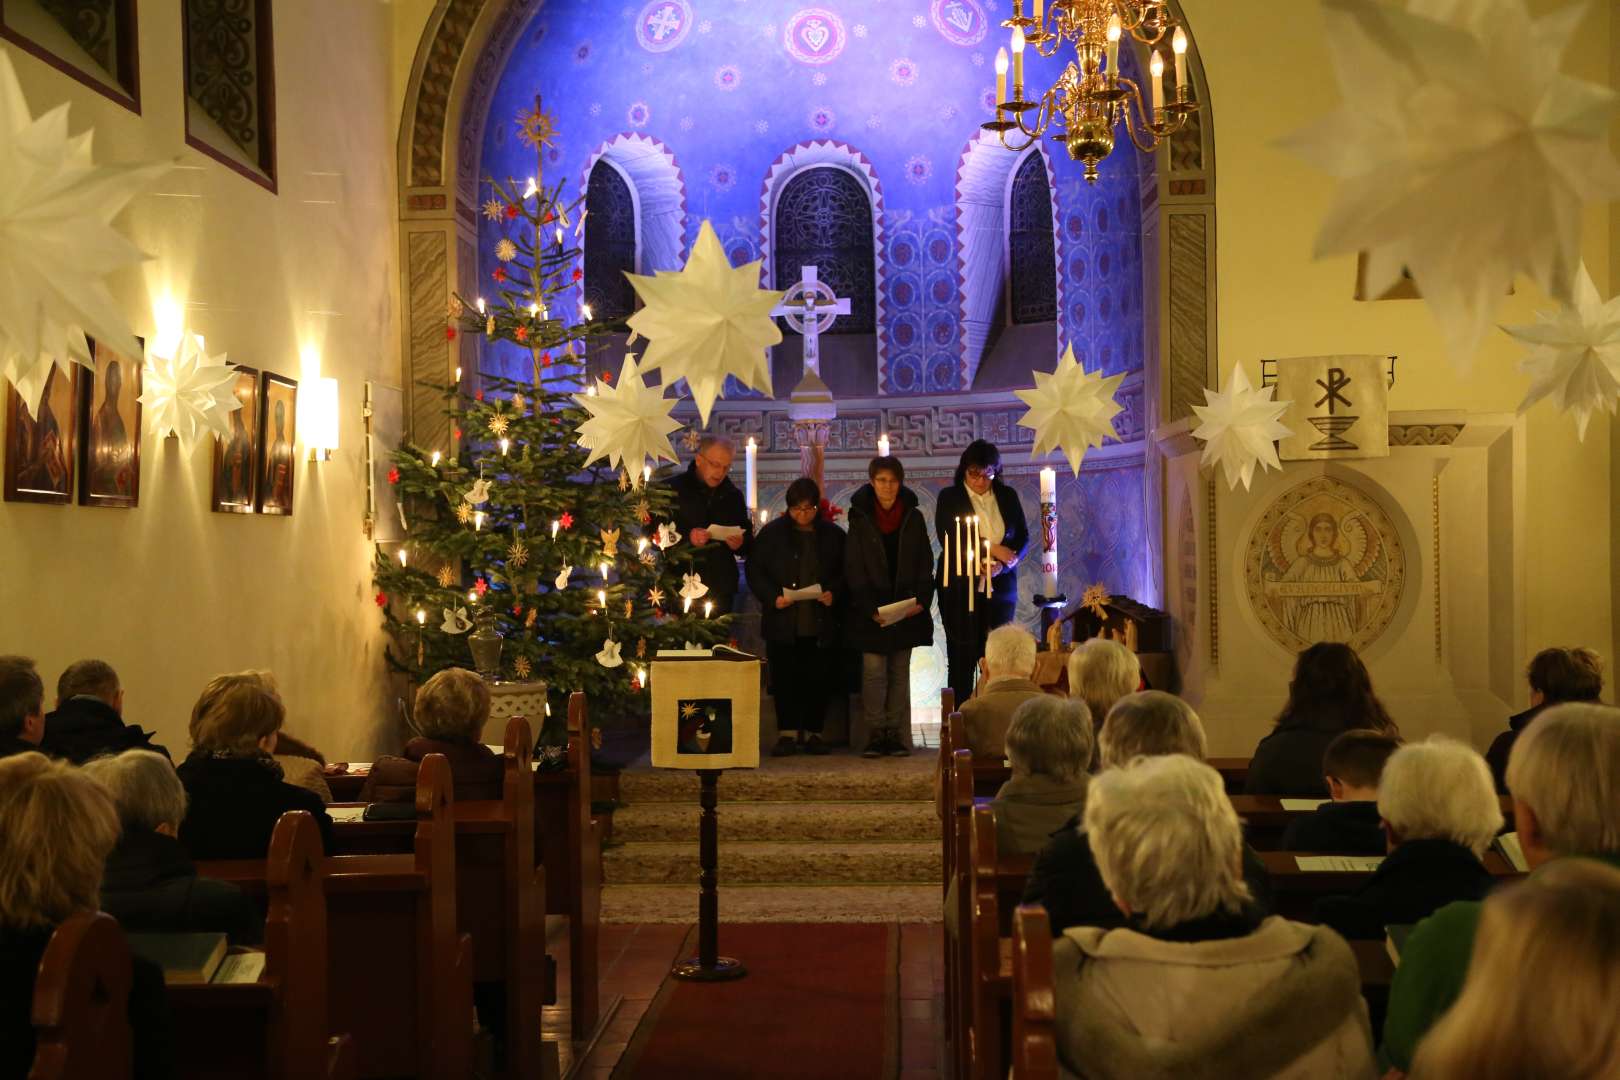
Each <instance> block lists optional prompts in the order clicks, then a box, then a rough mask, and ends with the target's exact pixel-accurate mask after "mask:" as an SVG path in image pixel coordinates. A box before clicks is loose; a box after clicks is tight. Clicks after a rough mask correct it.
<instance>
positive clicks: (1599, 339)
mask: <svg viewBox="0 0 1620 1080" xmlns="http://www.w3.org/2000/svg"><path fill="white" fill-rule="evenodd" d="M1536 319H1537V320H1538V321H1537V322H1536V323H1535V324H1534V325H1531V326H1504V327H1503V328H1502V329H1504V330H1506V331H1507V332H1508V333H1509V334H1512V335H1513V336H1514V337H1516V338H1518V339H1519V340H1520V341H1522V342H1524V343H1525V344H1526V345H1528V346H1530V352H1529V354H1528V355H1526V356H1525V358H1524V359H1522V360H1520V361H1519V370H1520V371H1522V372H1524V373H1525V374H1526V375H1529V376H1530V377H1531V379H1532V380H1533V381H1532V382H1531V384H1530V392H1529V393H1527V394H1525V396H1524V400H1523V401H1521V402H1520V403H1519V411H1520V412H1524V411H1525V410H1526V409H1528V408H1529V407H1530V406H1532V405H1534V404H1535V403H1536V402H1538V401H1540V400H1541V399H1542V398H1544V397H1551V398H1552V400H1553V404H1554V405H1556V406H1558V408H1559V410H1560V411H1562V412H1567V413H1569V414H1570V415H1572V416H1574V417H1575V432H1576V435H1577V437H1578V438H1580V440H1581V441H1582V442H1585V441H1586V425H1587V424H1588V423H1590V422H1591V420H1592V414H1593V413H1595V412H1599V411H1601V412H1607V413H1613V412H1614V411H1615V409H1616V407H1617V405H1620V296H1615V297H1613V298H1612V299H1611V300H1609V302H1608V303H1604V302H1603V300H1602V298H1601V297H1599V296H1598V291H1597V286H1596V285H1593V284H1592V275H1591V274H1589V273H1587V271H1586V264H1585V263H1582V264H1581V268H1580V270H1579V271H1578V272H1577V273H1576V275H1575V301H1574V303H1573V304H1564V305H1562V306H1560V307H1559V308H1558V310H1557V311H1538V312H1536Z"/></svg>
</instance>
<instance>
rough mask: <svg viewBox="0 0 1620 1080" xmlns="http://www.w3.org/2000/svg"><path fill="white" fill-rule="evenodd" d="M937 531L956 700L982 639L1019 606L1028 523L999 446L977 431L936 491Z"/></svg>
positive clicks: (967, 688)
mask: <svg viewBox="0 0 1620 1080" xmlns="http://www.w3.org/2000/svg"><path fill="white" fill-rule="evenodd" d="M934 533H935V535H936V536H937V537H938V538H939V543H940V566H939V582H940V591H939V618H940V622H941V623H943V624H944V626H945V659H946V663H947V665H948V671H947V677H948V679H949V681H950V684H951V689H952V690H954V691H955V693H956V700H957V701H958V702H963V701H966V700H967V699H968V698H969V697H971V696H972V694H973V673H974V672H975V671H976V670H977V668H978V666H979V659H980V657H982V656H984V639H985V637H986V636H988V635H989V633H990V631H992V630H994V629H995V628H996V627H998V626H1002V625H1004V624H1006V623H1010V622H1012V620H1013V615H1014V613H1015V612H1016V611H1017V610H1018V562H1019V560H1020V559H1022V558H1023V557H1024V550H1025V549H1026V548H1027V547H1028V546H1029V525H1028V523H1027V522H1026V520H1025V518H1024V507H1023V504H1022V503H1020V502H1019V501H1018V493H1017V492H1016V491H1014V490H1013V489H1012V488H1010V487H1008V486H1007V485H1006V484H1004V483H1002V482H1001V451H999V450H997V449H996V445H995V444H994V443H992V442H987V441H986V440H984V439H975V440H974V441H973V442H971V443H969V444H968V446H967V449H966V450H963V451H962V458H961V460H960V461H959V462H957V466H956V478H955V479H954V480H953V481H952V483H951V486H950V487H948V488H946V489H945V490H943V491H941V492H940V493H939V502H938V504H937V505H936V506H935V509H934Z"/></svg>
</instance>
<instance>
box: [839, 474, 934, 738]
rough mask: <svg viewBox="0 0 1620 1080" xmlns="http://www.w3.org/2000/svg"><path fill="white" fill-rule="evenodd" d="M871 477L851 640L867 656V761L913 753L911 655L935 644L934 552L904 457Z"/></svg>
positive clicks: (848, 566) (856, 541) (857, 504)
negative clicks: (931, 611) (930, 611)
mask: <svg viewBox="0 0 1620 1080" xmlns="http://www.w3.org/2000/svg"><path fill="white" fill-rule="evenodd" d="M866 475H867V477H868V478H869V479H870V481H871V482H870V483H868V484H866V485H865V486H864V487H862V488H861V489H860V490H859V491H857V492H856V493H855V494H854V495H853V496H852V497H851V498H850V500H849V553H848V557H847V558H846V560H845V563H844V576H845V578H846V579H847V580H848V582H849V586H848V587H849V618H848V627H847V630H846V632H845V635H844V640H845V642H846V643H847V644H848V645H849V647H850V648H852V649H859V650H860V652H861V707H862V713H863V715H864V718H865V720H866V732H867V744H866V749H865V750H863V751H862V752H861V755H862V756H863V757H873V758H875V757H882V756H884V755H890V756H895V757H900V756H904V755H906V754H909V753H911V650H912V649H915V648H919V647H921V646H926V645H932V644H933V643H934V621H933V619H932V618H930V617H929V614H928V608H929V605H930V604H931V603H932V601H933V599H934V577H933V562H934V552H933V549H932V548H931V547H930V545H929V543H928V523H927V521H926V519H924V517H923V515H922V511H921V510H919V509H917V496H916V494H915V493H913V492H912V490H911V489H910V488H908V487H906V485H905V479H906V470H905V466H903V465H901V464H900V459H899V458H893V457H877V458H873V459H872V462H871V464H870V465H868V466H867V467H866ZM902 605H904V606H902Z"/></svg>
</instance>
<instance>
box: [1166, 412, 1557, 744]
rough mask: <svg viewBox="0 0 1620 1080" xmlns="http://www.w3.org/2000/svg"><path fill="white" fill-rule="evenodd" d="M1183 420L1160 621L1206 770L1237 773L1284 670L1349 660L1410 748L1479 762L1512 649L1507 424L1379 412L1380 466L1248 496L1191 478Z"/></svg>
mask: <svg viewBox="0 0 1620 1080" xmlns="http://www.w3.org/2000/svg"><path fill="white" fill-rule="evenodd" d="M1192 427H1193V422H1192V421H1191V420H1180V421H1177V422H1175V423H1172V424H1168V425H1165V426H1163V427H1161V428H1159V429H1158V430H1156V431H1155V432H1154V435H1153V441H1154V444H1155V447H1156V449H1157V451H1158V452H1159V453H1160V454H1162V455H1163V457H1164V460H1165V511H1166V522H1165V550H1166V558H1165V562H1166V566H1165V573H1166V576H1165V607H1166V608H1167V610H1169V611H1170V613H1171V615H1172V616H1173V618H1174V620H1175V624H1176V660H1177V667H1178V669H1179V670H1180V673H1181V685H1182V694H1183V696H1184V697H1186V698H1187V700H1188V701H1190V702H1191V703H1192V705H1193V707H1194V708H1196V709H1197V710H1198V713H1199V715H1200V716H1201V717H1202V718H1203V720H1204V724H1205V727H1206V729H1207V731H1208V735H1209V752H1210V754H1212V755H1217V756H1222V755H1247V754H1248V753H1250V752H1251V751H1252V750H1253V749H1254V745H1255V743H1256V742H1258V741H1259V739H1260V738H1261V737H1262V736H1263V735H1264V734H1266V732H1267V731H1269V730H1270V728H1271V725H1272V722H1273V720H1274V719H1275V717H1276V715H1277V713H1278V712H1279V711H1280V710H1281V708H1282V705H1283V703H1284V702H1285V701H1286V699H1287V694H1288V681H1289V676H1290V674H1291V671H1292V668H1293V662H1294V657H1295V655H1296V654H1297V653H1298V652H1299V650H1301V649H1303V648H1304V647H1306V646H1307V645H1309V644H1311V643H1312V642H1314V641H1320V640H1339V641H1347V642H1348V643H1349V644H1351V645H1352V646H1353V647H1354V648H1355V649H1356V650H1357V651H1358V652H1359V653H1360V654H1361V656H1362V658H1363V660H1365V662H1366V664H1367V666H1368V669H1369V671H1370V672H1371V674H1372V680H1373V686H1374V688H1375V689H1376V691H1377V693H1378V695H1379V697H1380V698H1381V699H1382V700H1383V702H1384V704H1385V706H1386V707H1387V708H1388V709H1389V711H1390V714H1391V715H1392V716H1393V717H1394V718H1395V720H1396V722H1397V723H1398V724H1399V725H1400V728H1401V732H1402V734H1403V735H1404V736H1405V737H1406V738H1408V739H1421V738H1423V737H1425V736H1427V735H1429V734H1431V733H1435V732H1440V733H1444V734H1447V735H1451V736H1455V737H1457V738H1459V739H1465V740H1469V741H1471V742H1472V743H1474V744H1475V745H1484V743H1486V742H1488V741H1489V739H1490V737H1491V736H1492V735H1494V734H1495V733H1496V732H1497V731H1499V730H1500V728H1501V725H1502V722H1503V720H1504V718H1505V717H1506V715H1507V714H1508V713H1509V712H1510V711H1511V710H1510V709H1509V707H1508V703H1509V702H1511V701H1513V700H1514V697H1515V689H1516V686H1517V683H1518V681H1519V677H1520V676H1519V667H1520V660H1519V658H1521V657H1523V656H1526V655H1528V652H1529V651H1530V650H1531V649H1533V647H1534V646H1535V645H1537V644H1544V643H1527V642H1526V641H1525V640H1524V636H1525V634H1524V613H1523V611H1522V610H1521V604H1522V597H1523V582H1524V563H1525V559H1526V546H1527V541H1526V535H1525V526H1524V522H1523V520H1522V517H1523V513H1522V506H1523V502H1524V461H1523V458H1524V455H1523V442H1524V431H1523V422H1522V420H1518V419H1516V418H1515V417H1514V416H1513V415H1512V414H1495V413H1490V414H1481V413H1463V412H1393V413H1390V414H1389V453H1388V456H1385V457H1367V458H1355V459H1341V460H1329V461H1285V462H1284V463H1283V467H1282V469H1281V470H1280V471H1278V470H1268V471H1260V472H1257V473H1256V474H1255V476H1254V480H1253V485H1252V487H1251V488H1250V489H1249V490H1244V489H1243V488H1241V487H1239V488H1237V489H1236V490H1230V489H1228V486H1227V484H1226V483H1225V481H1224V480H1223V479H1222V478H1221V476H1220V474H1219V471H1218V470H1217V471H1214V472H1210V471H1205V472H1200V470H1199V452H1200V449H1201V448H1200V445H1199V444H1198V443H1197V442H1196V441H1195V440H1194V439H1193V438H1192V436H1191V434H1190V432H1191V429H1192Z"/></svg>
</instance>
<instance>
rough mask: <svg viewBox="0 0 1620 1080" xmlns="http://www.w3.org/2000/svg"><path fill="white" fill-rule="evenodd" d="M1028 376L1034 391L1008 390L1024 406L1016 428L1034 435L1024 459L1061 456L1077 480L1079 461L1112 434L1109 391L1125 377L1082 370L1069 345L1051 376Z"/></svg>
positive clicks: (1111, 395)
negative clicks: (1032, 447) (1032, 443)
mask: <svg viewBox="0 0 1620 1080" xmlns="http://www.w3.org/2000/svg"><path fill="white" fill-rule="evenodd" d="M1030 374H1032V375H1033V376H1034V378H1035V388H1034V389H1033V390H1015V391H1014V393H1016V394H1017V395H1018V397H1019V399H1020V400H1022V401H1023V403H1024V404H1025V405H1028V406H1029V410H1028V411H1027V412H1025V413H1024V416H1023V418H1022V419H1021V420H1019V421H1018V426H1019V427H1026V428H1029V429H1031V430H1032V431H1034V432H1035V448H1034V450H1032V451H1031V452H1030V455H1029V456H1030V459H1031V460H1034V459H1036V458H1040V457H1044V456H1045V455H1046V454H1048V453H1050V452H1052V451H1053V450H1058V451H1061V452H1062V454H1063V456H1064V457H1065V458H1066V459H1067V460H1068V462H1069V468H1070V469H1072V470H1074V474H1075V475H1076V476H1079V475H1080V460H1081V458H1083V457H1085V456H1086V451H1087V450H1089V449H1091V448H1092V447H1095V446H1101V445H1102V444H1103V440H1104V439H1108V438H1112V437H1113V435H1114V423H1113V421H1114V415H1115V414H1116V413H1118V412H1119V410H1120V405H1119V402H1117V401H1115V400H1114V392H1115V391H1116V390H1118V389H1119V384H1120V383H1121V382H1123V381H1124V379H1125V376H1124V374H1123V373H1121V374H1119V375H1107V376H1104V375H1098V374H1094V373H1091V372H1088V371H1086V369H1085V368H1083V367H1081V366H1080V364H1079V362H1078V361H1076V360H1075V358H1074V346H1073V345H1070V346H1069V347H1068V348H1066V349H1064V350H1063V355H1062V356H1060V357H1058V362H1057V367H1056V368H1054V369H1053V370H1052V371H1050V372H1046V371H1035V372H1031V373H1030Z"/></svg>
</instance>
